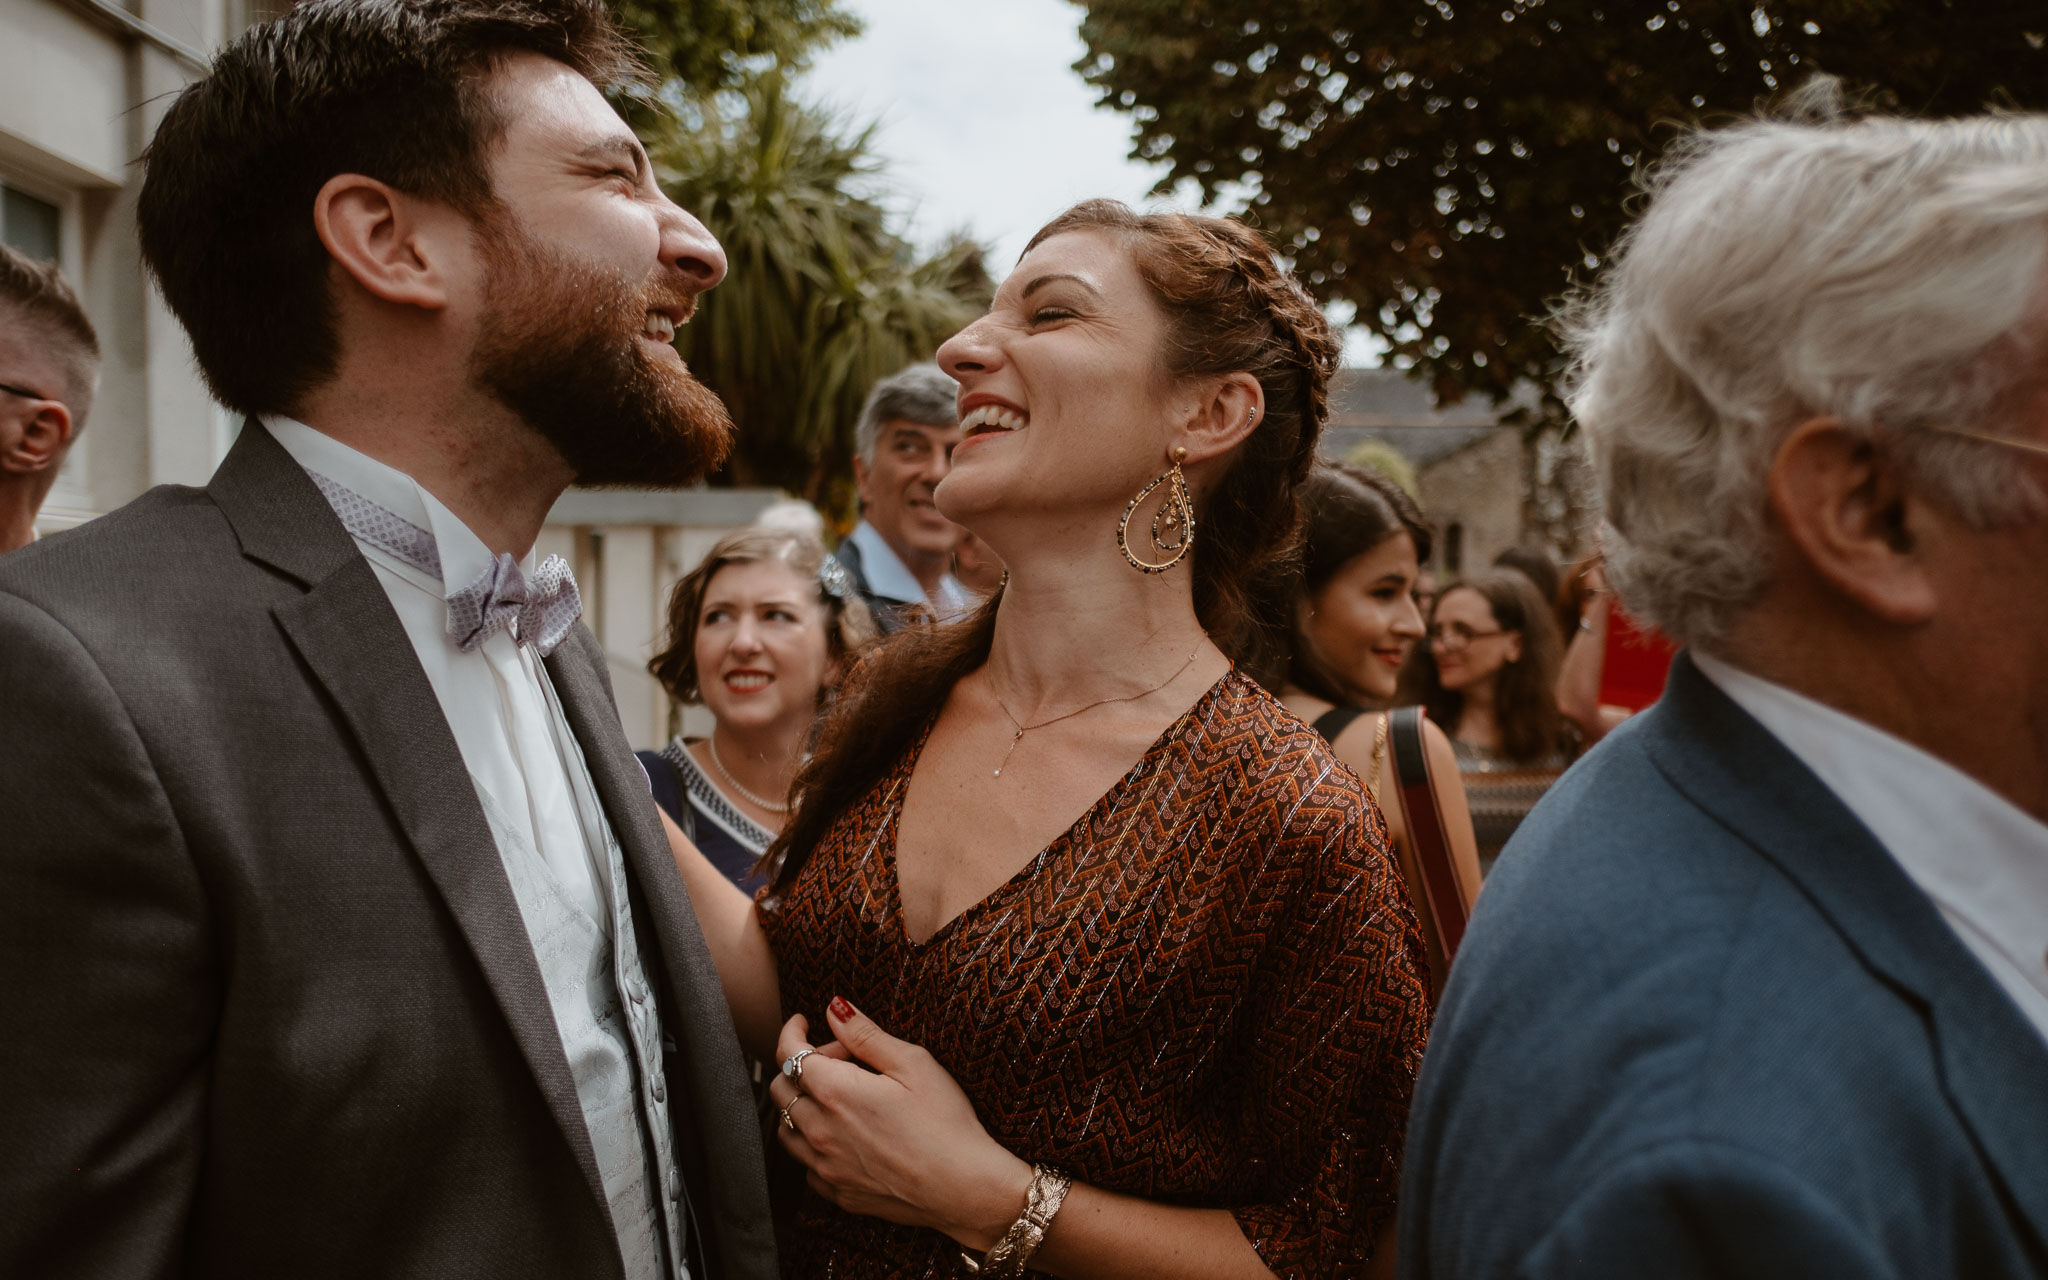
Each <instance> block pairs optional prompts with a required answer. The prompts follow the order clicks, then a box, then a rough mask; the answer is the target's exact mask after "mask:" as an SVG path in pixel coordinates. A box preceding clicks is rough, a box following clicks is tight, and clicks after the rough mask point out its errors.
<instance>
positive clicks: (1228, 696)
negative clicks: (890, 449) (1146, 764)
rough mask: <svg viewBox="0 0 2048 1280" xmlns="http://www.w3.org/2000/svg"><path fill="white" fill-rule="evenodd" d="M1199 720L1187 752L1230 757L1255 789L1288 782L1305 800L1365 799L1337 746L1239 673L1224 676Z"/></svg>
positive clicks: (1351, 801) (1353, 801)
mask: <svg viewBox="0 0 2048 1280" xmlns="http://www.w3.org/2000/svg"><path fill="white" fill-rule="evenodd" d="M1200 721H1201V722H1200V726H1199V728H1200V733H1199V734H1198V735H1197V737H1196V740H1195V741H1194V742H1192V743H1191V744H1190V750H1191V752H1192V753H1193V754H1195V755H1197V756H1206V757H1209V758H1212V759H1214V760H1217V761H1221V760H1226V759H1227V760H1230V761H1232V762H1234V763H1235V765H1236V767H1237V769H1238V770H1239V771H1241V773H1242V775H1243V781H1244V783H1246V784H1248V785H1249V786H1251V787H1253V788H1257V787H1259V786H1260V785H1262V784H1264V785H1274V784H1280V783H1286V784H1288V786H1289V788H1290V789H1291V790H1293V791H1294V792H1295V793H1296V794H1300V795H1301V796H1303V798H1304V799H1308V798H1314V799H1317V800H1319V801H1321V802H1324V803H1335V804H1340V805H1341V804H1354V805H1357V804H1362V802H1363V801H1364V796H1365V787H1364V784H1363V783H1361V782H1360V781H1359V779H1358V777H1357V775H1356V774H1354V773H1353V772H1352V770H1351V769H1350V767H1349V766H1347V765H1346V764H1345V763H1344V762H1343V760H1342V758H1341V757H1340V756H1339V755H1338V753H1337V750H1336V748H1335V747H1333V746H1331V745H1330V743H1329V742H1328V741H1326V740H1325V739H1324V738H1323V735H1321V734H1320V733H1317V732H1316V731H1315V730H1314V729H1313V728H1311V727H1309V726H1308V725H1307V724H1306V723H1304V722H1303V721H1302V719H1301V717H1299V716H1297V715H1295V714H1294V713H1293V712H1292V711H1289V710H1288V709H1287V708H1286V706H1284V705H1283V704H1282V703H1281V702H1280V700H1279V699H1277V698H1275V697H1274V696H1273V695H1272V694H1271V693H1269V692H1267V691H1266V690H1265V689H1264V688H1263V687H1261V686H1260V685H1259V684H1258V682H1257V681H1254V680H1252V679H1251V678H1250V677H1248V676H1245V675H1243V674H1242V673H1240V672H1235V671H1233V672H1232V673H1231V674H1230V675H1228V676H1226V677H1224V679H1223V682H1222V683H1221V684H1219V685H1218V687H1217V690H1216V696H1214V697H1213V698H1212V699H1211V700H1210V704H1209V707H1208V710H1207V713H1206V714H1205V715H1203V716H1202V717H1201V718H1200Z"/></svg>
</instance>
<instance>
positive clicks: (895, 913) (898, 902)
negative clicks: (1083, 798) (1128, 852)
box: [879, 666, 1237, 953]
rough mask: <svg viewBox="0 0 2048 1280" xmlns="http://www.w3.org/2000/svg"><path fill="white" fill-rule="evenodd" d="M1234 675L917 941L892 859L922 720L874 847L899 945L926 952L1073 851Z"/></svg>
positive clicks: (928, 728)
mask: <svg viewBox="0 0 2048 1280" xmlns="http://www.w3.org/2000/svg"><path fill="white" fill-rule="evenodd" d="M1236 673H1237V668H1236V667H1235V666H1233V667H1231V669H1230V670H1228V671H1226V672H1224V673H1223V674H1222V675H1220V676H1218V677H1216V679H1215V681H1214V683H1212V684H1210V686H1209V687H1208V688H1207V689H1204V690H1203V691H1202V694H1201V696H1200V697H1198V698H1196V699H1195V700H1194V702H1192V703H1190V704H1189V706H1188V708H1187V710H1185V711H1183V712H1181V713H1180V714H1179V715H1178V716H1175V717H1174V718H1173V722H1172V723H1171V724H1168V725H1167V726H1166V727H1165V728H1164V729H1162V730H1160V731H1159V736H1158V737H1156V738H1154V739H1152V742H1151V745H1149V746H1147V747H1146V748H1145V751H1144V754H1143V755H1140V756H1139V757H1138V759H1137V762H1136V763H1134V764H1133V765H1131V767H1130V768H1128V769H1126V770H1124V771H1123V772H1122V773H1120V774H1118V775H1117V778H1116V781H1114V782H1112V783H1110V784H1109V789H1108V790H1106V791H1104V792H1103V793H1102V794H1101V795H1099V796H1097V797H1096V798H1095V801H1094V803H1092V804H1090V805H1089V806H1088V807H1087V808H1086V809H1084V810H1082V811H1081V814H1080V816H1079V817H1077V818H1075V819H1074V820H1073V821H1072V822H1071V823H1069V824H1068V825H1067V828H1066V830H1064V831H1062V832H1060V833H1059V834H1058V835H1056V836H1054V837H1053V838H1052V839H1051V840H1049V841H1047V842H1046V844H1045V847H1044V848H1042V849H1040V850H1039V851H1038V852H1037V853H1035V854H1033V855H1031V857H1030V858H1028V859H1026V860H1025V862H1024V865H1023V866H1021V867H1018V868H1017V870H1016V871H1015V872H1013V873H1011V875H1010V876H1009V877H1007V878H1006V879H1005V880H1004V881H1003V882H1002V883H1001V884H999V885H997V886H996V887H995V888H994V889H991V890H990V891H989V892H988V893H987V894H985V895H983V896H982V897H980V898H978V899H976V900H975V901H973V902H971V903H969V904H968V905H967V906H966V907H964V908H962V909H961V910H959V911H957V912H955V913H954V914H953V915H951V916H949V917H948V918H947V919H945V920H944V921H942V922H940V924H939V927H938V928H936V929H934V930H932V931H931V933H930V934H929V935H927V936H926V937H925V938H924V939H923V940H922V941H920V940H919V939H916V938H913V937H911V936H910V922H909V921H908V920H907V919H906V918H905V915H904V911H903V876H902V871H901V868H900V867H899V865H898V863H897V860H896V850H897V845H898V841H899V839H900V837H901V834H902V831H903V802H904V801H905V800H906V799H908V798H909V794H910V779H911V777H912V776H913V775H915V774H916V772H917V764H918V761H920V760H922V759H923V758H924V749H925V744H926V743H928V742H929V741H931V736H932V728H933V726H934V725H936V724H937V723H938V717H937V716H933V717H932V719H930V720H928V721H926V722H925V726H924V728H923V729H922V730H921V731H919V733H918V735H917V741H916V742H915V743H913V744H912V745H911V748H910V750H909V751H908V752H906V753H904V756H903V759H902V760H901V761H899V762H898V763H897V766H896V769H895V770H894V772H893V773H892V775H891V777H890V790H891V792H892V793H893V797H894V798H893V800H892V802H891V804H890V806H889V813H888V817H887V819H886V822H887V825H886V826H885V827H884V829H883V831H882V839H881V844H880V846H879V848H880V852H881V859H882V875H883V879H884V881H885V883H886V885H887V888H888V911H889V914H890V915H891V916H892V917H893V918H894V920H895V923H896V930H897V932H898V933H899V934H900V935H901V936H902V939H903V942H904V944H905V945H906V946H908V947H909V948H910V949H911V950H912V951H913V952H919V953H921V952H925V951H928V950H930V949H931V947H932V945H933V944H934V943H938V942H940V941H941V940H942V939H943V938H944V937H945V935H946V934H948V933H950V932H952V931H953V930H954V929H955V928H956V927H957V926H959V925H960V924H961V922H962V921H965V920H967V919H968V918H969V917H970V916H974V915H976V914H978V913H981V912H984V911H986V910H988V909H990V908H991V907H992V906H993V905H995V904H996V903H997V902H998V901H999V900H1000V899H1002V898H1004V897H1006V896H1008V895H1010V894H1012V893H1014V892H1015V891H1016V889H1017V888H1018V887H1019V886H1020V885H1021V884H1022V883H1024V882H1025V881H1027V880H1029V879H1032V878H1034V877H1036V876H1038V875H1039V874H1041V873H1042V872H1043V871H1044V869H1045V868H1046V867H1047V866H1048V865H1050V864H1051V863H1052V862H1053V861H1054V860H1056V859H1057V858H1059V857H1061V856H1063V855H1065V854H1066V853H1067V852H1068V850H1069V849H1070V848H1071V847H1072V845H1073V842H1074V839H1075V837H1076V835H1077V834H1078V833H1080V832H1081V831H1083V830H1084V829H1086V828H1087V827H1088V826H1089V825H1090V824H1091V822H1093V821H1094V820H1096V819H1098V818H1099V817H1100V816H1101V814H1102V813H1103V812H1104V811H1106V810H1109V809H1112V808H1114V807H1115V805H1116V804H1117V802H1118V800H1119V799H1120V797H1121V793H1122V791H1123V790H1124V789H1125V788H1126V787H1130V786H1133V785H1135V784H1136V782H1137V781H1138V779H1139V778H1140V777H1141V776H1142V775H1143V774H1144V773H1145V772H1146V770H1147V768H1148V766H1152V765H1154V764H1156V762H1157V759H1158V757H1159V756H1160V755H1161V754H1162V753H1163V752H1165V751H1167V750H1168V749H1170V748H1171V746H1172V744H1173V742H1174V740H1175V739H1176V738H1178V737H1179V735H1181V734H1182V733H1184V732H1186V730H1187V728H1188V726H1189V725H1190V724H1192V723H1194V722H1195V720H1196V719H1197V717H1198V716H1199V715H1200V713H1201V712H1202V711H1203V709H1204V708H1205V707H1206V706H1207V705H1208V703H1209V702H1210V701H1211V700H1212V699H1214V698H1215V697H1217V696H1218V695H1219V693H1220V691H1221V690H1222V689H1223V687H1224V685H1225V684H1227V683H1228V682H1229V681H1230V678H1231V677H1232V676H1233V675H1235V674H1236Z"/></svg>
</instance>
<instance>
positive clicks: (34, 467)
mask: <svg viewBox="0 0 2048 1280" xmlns="http://www.w3.org/2000/svg"><path fill="white" fill-rule="evenodd" d="M71 430H72V421H71V410H70V409H68V408H66V407H65V406H64V404H63V403H62V402H61V401H57V400H31V401H28V402H27V404H26V411H25V412H24V413H22V414H21V416H19V417H9V418H7V419H5V420H4V421H0V471H5V472H6V473H8V474H9V475H18V476H25V475H34V474H36V473H37V472H40V471H48V470H49V469H50V468H51V467H54V466H55V465H57V463H58V462H60V461H62V460H63V457H64V446H65V445H67V444H70V443H71Z"/></svg>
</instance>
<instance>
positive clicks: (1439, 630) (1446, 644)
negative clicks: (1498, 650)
mask: <svg viewBox="0 0 2048 1280" xmlns="http://www.w3.org/2000/svg"><path fill="white" fill-rule="evenodd" d="M1506 634H1507V632H1506V631H1505V630H1494V631H1474V630H1473V629H1472V628H1470V627H1468V626H1466V625H1465V624H1463V623H1461V622H1453V623H1450V624H1449V625H1447V626H1441V627H1431V628H1430V629H1429V642H1430V643H1431V644H1433V645H1435V646H1436V647H1437V648H1439V649H1462V648H1464V647H1465V646H1466V645H1469V644H1471V643H1472V642H1473V641H1474V640H1490V639H1492V638H1493V637H1495V636H1504V635H1506Z"/></svg>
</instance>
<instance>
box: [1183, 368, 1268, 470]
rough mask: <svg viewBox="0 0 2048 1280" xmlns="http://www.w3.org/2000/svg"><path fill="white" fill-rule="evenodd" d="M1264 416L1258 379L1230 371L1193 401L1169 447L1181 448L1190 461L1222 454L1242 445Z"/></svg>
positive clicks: (1264, 404) (1261, 388)
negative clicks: (1179, 431) (1186, 419)
mask: <svg viewBox="0 0 2048 1280" xmlns="http://www.w3.org/2000/svg"><path fill="white" fill-rule="evenodd" d="M1265 416H1266V393H1265V389H1264V388H1263V387H1261V386H1260V385H1259V380H1258V379H1257V378H1254V377H1252V375H1250V374H1248V373H1233V374H1231V375H1229V376H1228V377H1225V378H1223V379H1222V380H1220V381H1218V382H1217V383H1216V384H1215V385H1214V386H1213V387H1211V388H1210V389H1209V391H1208V393H1207V394H1206V395H1204V396H1203V397H1202V399H1201V400H1200V401H1198V402H1197V403H1196V405H1195V411H1194V414H1193V416H1192V417H1191V418H1190V419H1189V420H1188V422H1187V423H1186V425H1185V426H1184V427H1183V428H1182V430H1181V436H1180V439H1179V440H1177V441H1175V442H1174V446H1173V447H1185V448H1186V449H1187V451H1188V462H1189V463H1191V464H1192V463H1200V462H1206V461H1207V460H1209V459H1210V458H1218V457H1222V456H1223V455H1225V454H1228V453H1229V452H1230V451H1231V450H1233V449H1235V448H1237V446H1239V445H1240V444H1243V443H1244V440H1245V437H1246V436H1249V435H1250V434H1251V433H1252V431H1253V429H1254V428H1256V427H1257V426H1258V424H1259V419H1261V418H1263V417H1265ZM1168 452H1169V453H1171V452H1172V448H1169V449H1168Z"/></svg>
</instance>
